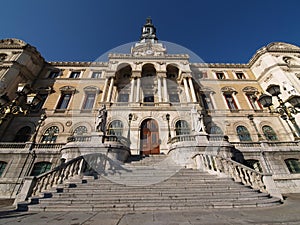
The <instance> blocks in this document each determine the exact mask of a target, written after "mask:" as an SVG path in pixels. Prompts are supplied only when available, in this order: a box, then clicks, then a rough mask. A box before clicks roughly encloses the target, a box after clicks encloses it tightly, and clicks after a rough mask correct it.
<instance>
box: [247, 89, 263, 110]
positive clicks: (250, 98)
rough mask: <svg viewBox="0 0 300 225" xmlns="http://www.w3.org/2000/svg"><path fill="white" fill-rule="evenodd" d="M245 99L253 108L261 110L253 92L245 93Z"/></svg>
mask: <svg viewBox="0 0 300 225" xmlns="http://www.w3.org/2000/svg"><path fill="white" fill-rule="evenodd" d="M246 96H247V99H248V101H249V103H250V105H251V107H252V108H253V109H254V110H262V106H261V104H260V103H259V102H258V98H257V96H256V95H255V94H252V93H246Z"/></svg>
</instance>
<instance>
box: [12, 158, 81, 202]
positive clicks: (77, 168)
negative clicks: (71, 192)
mask: <svg viewBox="0 0 300 225" xmlns="http://www.w3.org/2000/svg"><path fill="white" fill-rule="evenodd" d="M84 163H85V160H84V157H83V156H79V157H77V158H75V159H72V160H70V161H68V162H67V163H62V164H61V165H59V166H57V167H55V168H54V169H52V170H51V171H48V172H46V173H43V174H41V175H39V176H36V177H32V176H31V177H25V178H24V179H25V181H24V184H23V186H22V189H21V192H20V193H19V194H18V196H17V198H16V200H15V204H16V203H18V202H21V201H25V200H26V199H27V198H28V197H31V196H37V195H39V193H42V192H43V191H45V190H49V189H50V188H52V187H55V186H57V185H58V184H62V183H63V181H64V180H66V179H68V178H71V177H73V176H75V175H80V174H81V172H82V170H83V168H84V167H85V165H84Z"/></svg>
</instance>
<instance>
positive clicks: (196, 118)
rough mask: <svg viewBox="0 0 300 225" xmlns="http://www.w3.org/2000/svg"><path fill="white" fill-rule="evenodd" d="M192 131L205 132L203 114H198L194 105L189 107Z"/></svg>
mask: <svg viewBox="0 0 300 225" xmlns="http://www.w3.org/2000/svg"><path fill="white" fill-rule="evenodd" d="M191 119H192V131H195V132H196V133H205V126H204V122H203V115H202V114H200V113H199V112H198V111H197V109H196V108H195V106H194V107H193V108H192V109H191Z"/></svg>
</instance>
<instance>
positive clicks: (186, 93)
mask: <svg viewBox="0 0 300 225" xmlns="http://www.w3.org/2000/svg"><path fill="white" fill-rule="evenodd" d="M183 84H184V90H185V95H186V101H187V102H191V97H190V93H189V87H188V83H187V80H186V77H185V78H183Z"/></svg>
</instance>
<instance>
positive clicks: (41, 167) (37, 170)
mask: <svg viewBox="0 0 300 225" xmlns="http://www.w3.org/2000/svg"><path fill="white" fill-rule="evenodd" d="M51 165H52V163H50V162H38V163H35V164H34V166H33V169H32V171H31V174H30V176H38V175H40V174H42V173H45V172H47V171H49V170H50V169H51Z"/></svg>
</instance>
